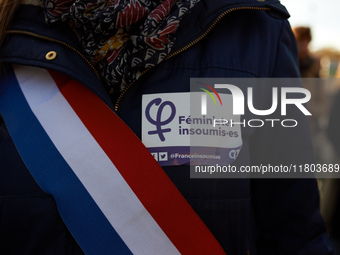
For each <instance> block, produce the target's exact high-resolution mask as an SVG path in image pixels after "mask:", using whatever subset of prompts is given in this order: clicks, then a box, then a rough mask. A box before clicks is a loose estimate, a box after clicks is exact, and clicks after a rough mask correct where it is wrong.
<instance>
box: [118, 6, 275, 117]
mask: <svg viewBox="0 0 340 255" xmlns="http://www.w3.org/2000/svg"><path fill="white" fill-rule="evenodd" d="M238 10H257V11H269V10H271V8H269V7H235V8H231V9H229V10H226V11H225V12H223V13H221V14H220V15H219V16H218V17H217V18H216V19H215V20H214V22H213V23H212V24H211V25H210V27H209V28H208V29H207V30H205V32H204V33H202V34H201V35H200V36H199V37H197V38H196V39H195V40H193V41H191V42H190V43H188V44H187V45H186V46H184V47H183V48H181V49H179V50H177V51H175V52H173V53H171V54H170V55H169V56H167V57H166V58H165V59H164V61H165V60H168V59H170V58H172V57H174V56H176V55H178V54H180V53H182V52H183V51H185V50H187V49H189V48H190V47H192V46H193V45H195V44H196V43H198V42H199V41H201V40H202V39H203V38H205V37H206V36H207V34H209V32H210V31H211V30H212V29H213V28H214V27H215V26H216V24H217V23H218V22H219V21H220V20H221V19H222V18H224V16H226V15H227V14H229V13H231V12H233V11H238ZM152 68H153V67H149V68H147V69H145V70H144V71H143V72H141V73H140V74H139V77H138V79H139V78H140V77H141V76H142V75H144V74H145V73H146V72H148V71H150V69H152ZM135 82H136V80H135V81H133V82H131V83H130V84H129V85H128V86H127V87H126V88H125V89H124V91H123V92H122V93H121V94H120V96H119V97H118V99H117V102H116V104H115V111H116V112H117V111H118V108H119V104H120V102H121V100H122V98H123V97H124V95H125V94H126V92H127V91H128V90H129V88H131V86H132V85H133V84H134V83H135Z"/></svg>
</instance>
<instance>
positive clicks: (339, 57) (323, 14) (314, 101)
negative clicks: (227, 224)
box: [281, 0, 340, 255]
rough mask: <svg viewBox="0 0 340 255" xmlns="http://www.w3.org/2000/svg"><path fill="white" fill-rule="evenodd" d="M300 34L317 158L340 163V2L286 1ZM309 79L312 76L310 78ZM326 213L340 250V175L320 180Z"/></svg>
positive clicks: (317, 159) (323, 212)
mask: <svg viewBox="0 0 340 255" xmlns="http://www.w3.org/2000/svg"><path fill="white" fill-rule="evenodd" d="M281 2H282V4H283V5H285V6H286V7H287V9H288V11H289V13H290V14H291V18H290V19H289V21H290V23H291V26H292V28H293V32H294V34H295V37H296V39H297V45H298V51H299V65H300V72H301V76H302V77H303V78H321V79H313V82H310V81H311V80H309V82H305V83H304V86H305V87H306V88H307V89H308V90H309V91H310V92H311V94H312V98H311V100H310V102H309V103H308V107H309V110H310V112H311V113H312V116H311V117H310V123H311V130H312V139H313V146H314V152H315V159H316V163H320V164H339V163H340V79H339V78H340V29H339V27H340V15H339V10H340V1H338V0H323V1H316V0H299V1H296V0H281ZM305 81H308V79H306V80H305ZM318 185H319V190H320V204H321V213H322V214H323V216H324V219H325V222H326V225H327V229H328V233H329V235H330V238H331V240H332V243H333V246H334V248H335V250H336V253H335V254H336V255H340V179H318Z"/></svg>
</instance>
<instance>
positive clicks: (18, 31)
mask: <svg viewBox="0 0 340 255" xmlns="http://www.w3.org/2000/svg"><path fill="white" fill-rule="evenodd" d="M6 33H7V34H23V35H28V36H32V37H35V38H39V39H42V40H47V41H50V42H54V43H58V44H61V45H63V46H66V47H67V48H69V49H70V50H72V51H74V52H75V53H77V54H78V55H79V56H80V57H81V58H82V59H84V60H85V61H86V63H87V64H88V65H89V66H90V67H91V69H92V70H93V72H94V73H95V74H96V76H97V78H98V79H99V80H100V81H101V78H100V75H99V73H98V71H97V70H96V68H95V67H94V65H93V64H92V63H91V61H90V60H88V59H87V58H86V57H85V56H84V55H83V54H82V53H81V52H80V51H79V50H77V49H76V48H74V47H73V46H71V45H69V44H67V43H65V42H63V41H60V40H57V39H53V38H50V37H47V36H44V35H39V34H35V33H32V32H28V31H21V30H9V31H7V32H6Z"/></svg>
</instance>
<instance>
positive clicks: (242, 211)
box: [0, 0, 331, 255]
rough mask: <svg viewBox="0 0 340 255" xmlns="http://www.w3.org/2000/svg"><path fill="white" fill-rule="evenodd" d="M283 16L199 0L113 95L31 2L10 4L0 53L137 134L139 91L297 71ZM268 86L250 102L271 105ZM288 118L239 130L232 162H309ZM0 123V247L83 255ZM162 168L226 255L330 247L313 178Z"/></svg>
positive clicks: (303, 135) (262, 6)
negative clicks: (79, 90) (58, 75)
mask: <svg viewBox="0 0 340 255" xmlns="http://www.w3.org/2000/svg"><path fill="white" fill-rule="evenodd" d="M288 16H289V15H288V13H287V12H286V10H285V8H284V7H283V6H282V5H281V4H280V3H279V1H276V0H267V1H256V0H245V1H234V0H225V1H222V0H216V1H210V0H207V1H201V2H200V3H199V4H198V5H197V6H196V7H195V8H194V10H193V11H192V14H191V15H189V16H188V17H186V18H185V21H184V22H183V24H185V26H182V27H180V28H179V30H178V31H177V32H176V38H177V40H176V43H175V46H174V49H173V51H172V55H171V57H169V58H168V59H167V60H166V61H164V62H163V63H161V64H160V65H158V66H157V67H155V68H153V69H151V70H150V71H148V72H146V73H145V74H143V75H142V76H141V78H140V79H139V80H138V81H137V82H135V83H134V84H133V85H132V86H131V87H130V88H129V89H127V90H126V91H125V92H124V93H123V95H122V96H121V97H120V98H119V100H118V101H117V102H112V101H111V100H110V98H109V96H108V94H107V93H106V92H105V89H104V88H103V85H102V82H101V80H100V78H98V77H97V75H96V73H95V69H94V67H92V66H91V65H89V64H88V62H87V61H85V59H84V56H83V55H82V54H79V52H81V50H80V46H79V43H78V41H77V39H76V38H75V36H74V35H73V34H72V33H71V32H70V31H69V30H68V28H66V27H63V26H53V27H52V26H49V25H46V24H45V23H44V18H43V13H42V11H41V9H40V8H38V7H34V6H24V7H21V8H20V9H19V10H18V12H17V15H16V17H15V18H14V20H13V22H12V25H11V28H10V32H9V34H8V38H7V40H6V41H5V44H4V45H3V46H2V49H1V52H0V57H1V62H2V64H3V65H4V66H6V64H10V63H17V64H23V65H32V66H38V67H42V68H48V69H52V70H55V71H59V72H62V73H65V74H67V75H69V76H70V77H72V78H74V79H77V80H79V81H80V82H81V83H83V84H84V85H85V86H87V87H88V88H90V89H91V90H92V91H94V92H95V93H96V94H97V95H99V96H100V97H101V98H102V100H103V101H104V102H105V103H106V104H107V105H108V106H109V107H111V108H112V109H113V110H115V111H116V113H117V114H118V115H119V116H120V117H121V118H122V119H123V120H124V121H125V123H126V124H127V125H128V126H129V127H130V128H131V129H132V130H133V131H134V132H135V133H136V134H137V136H139V137H141V96H142V95H143V94H150V93H171V92H187V91H189V79H190V78H191V77H297V76H298V67H297V60H296V59H297V58H296V56H297V54H296V46H295V40H294V37H293V35H292V32H291V29H290V26H289V24H288V22H287V20H286V19H287V18H288ZM51 50H53V51H56V52H57V58H56V59H54V60H53V61H49V60H46V58H45V55H46V53H48V52H49V51H51ZM77 51H78V52H77ZM3 84H4V79H3V77H2V85H3ZM268 91H269V90H268ZM268 91H263V93H262V94H260V95H259V96H258V98H257V100H258V101H259V102H263V104H267V103H268V104H270V100H271V97H270V96H268V95H270V93H269V92H268ZM268 93H269V94H268ZM248 117H249V116H248ZM291 118H295V119H299V126H298V127H297V128H294V129H284V128H279V127H278V128H275V129H273V128H269V127H264V128H261V129H256V128H249V127H246V128H243V130H242V139H243V148H242V151H241V153H240V155H239V157H238V159H237V160H236V161H235V162H234V164H235V165H238V166H240V165H252V164H253V165H258V164H269V163H270V164H272V165H278V164H283V165H290V164H301V163H311V162H313V156H312V155H313V153H312V149H311V143H310V134H309V128H308V121H307V120H306V119H305V118H304V116H301V113H299V112H298V111H295V112H294V111H293V112H292V113H291ZM0 121H1V122H2V123H1V126H0V253H1V254H82V251H81V249H80V248H79V246H78V245H77V243H76V242H75V240H74V239H73V238H72V236H71V235H70V233H69V232H68V230H67V228H66V226H65V225H64V223H63V221H62V220H61V218H60V216H59V214H58V212H57V209H56V206H55V202H54V200H53V198H52V197H50V196H48V195H47V194H45V193H44V192H43V191H42V190H41V189H40V188H39V186H38V185H37V184H36V183H35V181H34V179H33V178H32V177H31V176H30V174H29V172H28V170H27V169H26V167H25V165H24V163H23V162H22V160H21V158H20V156H19V154H18V153H17V151H16V149H15V146H14V144H13V142H12V140H11V138H10V135H9V133H8V131H7V129H6V126H5V124H4V123H3V121H2V120H0ZM163 169H164V171H165V172H166V173H167V174H168V176H169V177H170V178H171V180H172V181H173V182H174V184H175V185H176V186H177V187H178V189H179V190H180V192H181V193H182V194H183V196H184V197H185V198H186V199H187V201H188V202H189V203H190V205H191V206H192V207H193V209H194V210H195V211H196V212H197V214H198V215H199V216H200V217H201V219H202V220H203V221H204V222H205V224H206V225H207V226H208V228H209V229H210V230H211V232H212V233H213V234H214V235H215V237H216V238H217V240H218V241H219V242H220V244H221V245H222V247H223V248H224V249H225V251H226V253H227V254H228V255H234V254H235V255H238V254H245V255H247V254H261V255H267V254H268V255H274V254H275V255H276V254H287V255H294V254H299V255H303V254H309V255H312V254H315V255H323V254H331V250H330V248H329V247H328V243H327V240H326V234H325V226H324V223H323V221H322V218H321V215H320V212H319V195H318V190H317V185H316V181H315V180H313V179H308V180H306V179H272V180H268V179H190V177H189V169H188V167H187V166H169V167H163Z"/></svg>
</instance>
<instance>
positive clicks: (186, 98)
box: [142, 92, 242, 166]
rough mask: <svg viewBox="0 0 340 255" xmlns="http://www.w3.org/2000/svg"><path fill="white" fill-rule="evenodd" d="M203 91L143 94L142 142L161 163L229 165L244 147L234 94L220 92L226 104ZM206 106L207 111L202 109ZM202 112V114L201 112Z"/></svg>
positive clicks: (163, 164)
mask: <svg viewBox="0 0 340 255" xmlns="http://www.w3.org/2000/svg"><path fill="white" fill-rule="evenodd" d="M204 95H205V94H204V93H201V92H191V93H189V92H187V93H167V94H149V95H143V99H142V142H143V143H144V145H145V146H146V147H147V148H148V149H149V151H150V152H151V154H152V155H153V157H154V158H155V159H156V160H157V161H158V162H159V164H160V165H162V166H165V165H181V164H214V163H219V164H221V165H222V164H230V163H232V162H233V161H235V159H236V158H237V156H238V154H239V151H240V149H241V147H242V137H241V127H240V125H237V124H236V125H235V123H239V122H240V115H233V113H232V96H231V95H230V94H219V95H220V97H221V100H222V101H223V106H222V104H221V105H218V104H216V102H213V101H212V100H206V97H205V96H204ZM202 105H204V107H205V109H206V108H208V109H209V110H208V111H207V112H202V111H203V110H201V109H203V107H202ZM202 113H203V114H202Z"/></svg>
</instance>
